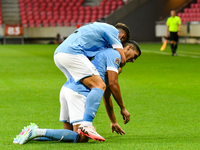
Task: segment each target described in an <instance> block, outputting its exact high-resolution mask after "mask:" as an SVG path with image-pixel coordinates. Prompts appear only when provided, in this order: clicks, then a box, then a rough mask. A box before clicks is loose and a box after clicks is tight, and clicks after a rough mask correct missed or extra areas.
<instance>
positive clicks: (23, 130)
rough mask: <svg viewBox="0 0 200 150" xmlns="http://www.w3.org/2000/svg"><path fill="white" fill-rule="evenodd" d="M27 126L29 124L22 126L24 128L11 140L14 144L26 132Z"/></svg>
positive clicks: (18, 141)
mask: <svg viewBox="0 0 200 150" xmlns="http://www.w3.org/2000/svg"><path fill="white" fill-rule="evenodd" d="M28 127H29V126H27V127H24V129H22V131H21V132H20V133H19V134H18V135H17V136H16V138H14V141H13V143H14V144H17V143H20V140H21V136H22V135H23V134H24V133H25V132H26V130H27V129H28Z"/></svg>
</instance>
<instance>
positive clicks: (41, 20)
mask: <svg viewBox="0 0 200 150" xmlns="http://www.w3.org/2000/svg"><path fill="white" fill-rule="evenodd" d="M83 4H84V0H19V7H20V16H21V24H22V25H23V26H24V27H40V26H43V27H54V26H74V25H82V24H85V23H89V22H94V21H96V20H99V19H101V18H102V17H104V16H105V15H109V14H110V13H112V12H113V11H114V10H116V9H118V8H119V7H121V6H122V5H123V4H124V3H123V0H102V1H101V2H100V4H99V6H84V5H83Z"/></svg>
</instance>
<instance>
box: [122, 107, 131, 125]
mask: <svg viewBox="0 0 200 150" xmlns="http://www.w3.org/2000/svg"><path fill="white" fill-rule="evenodd" d="M121 114H122V117H123V120H124V124H127V123H128V122H129V121H130V114H129V112H128V111H127V110H126V109H125V108H124V109H122V110H121Z"/></svg>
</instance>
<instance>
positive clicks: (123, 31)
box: [115, 23, 131, 43]
mask: <svg viewBox="0 0 200 150" xmlns="http://www.w3.org/2000/svg"><path fill="white" fill-rule="evenodd" d="M115 28H117V29H118V30H119V39H120V41H121V42H122V43H123V42H126V41H128V40H130V38H131V33H130V30H129V28H128V27H127V26H126V25H125V24H123V23H117V24H116V25H115Z"/></svg>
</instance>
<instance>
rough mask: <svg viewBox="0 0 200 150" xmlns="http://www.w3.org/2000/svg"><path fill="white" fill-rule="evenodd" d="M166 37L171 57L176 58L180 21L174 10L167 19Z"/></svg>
mask: <svg viewBox="0 0 200 150" xmlns="http://www.w3.org/2000/svg"><path fill="white" fill-rule="evenodd" d="M166 25H167V35H166V38H167V39H169V40H170V41H171V42H170V44H171V50H172V56H177V53H176V50H177V47H178V38H179V36H180V32H181V19H180V17H178V16H176V12H175V10H172V11H171V17H169V18H168V19H167V22H166Z"/></svg>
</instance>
